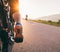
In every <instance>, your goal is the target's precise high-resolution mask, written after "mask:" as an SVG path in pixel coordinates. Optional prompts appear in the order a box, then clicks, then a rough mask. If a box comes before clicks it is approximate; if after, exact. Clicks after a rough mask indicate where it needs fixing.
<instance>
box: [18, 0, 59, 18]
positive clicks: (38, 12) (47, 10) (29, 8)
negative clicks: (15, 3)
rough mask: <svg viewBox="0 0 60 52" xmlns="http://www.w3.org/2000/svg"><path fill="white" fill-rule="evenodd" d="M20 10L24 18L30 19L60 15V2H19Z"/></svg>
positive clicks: (32, 0) (45, 0) (36, 0)
mask: <svg viewBox="0 0 60 52" xmlns="http://www.w3.org/2000/svg"><path fill="white" fill-rule="evenodd" d="M19 1H20V2H19V4H20V6H19V9H20V13H21V16H22V18H25V15H26V14H27V15H28V18H30V19H35V18H38V17H43V16H48V15H53V14H60V0H19Z"/></svg>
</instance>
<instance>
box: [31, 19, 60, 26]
mask: <svg viewBox="0 0 60 52" xmlns="http://www.w3.org/2000/svg"><path fill="white" fill-rule="evenodd" d="M30 21H34V22H38V23H44V24H49V25H54V26H59V27H60V20H58V22H52V21H51V20H49V21H45V20H30Z"/></svg>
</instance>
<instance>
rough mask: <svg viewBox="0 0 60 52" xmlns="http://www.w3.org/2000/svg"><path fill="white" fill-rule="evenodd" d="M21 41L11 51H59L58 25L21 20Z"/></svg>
mask: <svg viewBox="0 0 60 52" xmlns="http://www.w3.org/2000/svg"><path fill="white" fill-rule="evenodd" d="M22 25H23V36H24V42H23V43H19V44H17V43H15V44H14V46H13V50H12V52H60V27H56V26H51V25H46V24H42V23H36V22H30V21H25V20H22Z"/></svg>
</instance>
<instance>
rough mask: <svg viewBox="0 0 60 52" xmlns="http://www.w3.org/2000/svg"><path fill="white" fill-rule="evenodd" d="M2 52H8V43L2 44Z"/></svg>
mask: <svg viewBox="0 0 60 52" xmlns="http://www.w3.org/2000/svg"><path fill="white" fill-rule="evenodd" d="M2 52H8V43H7V42H3V43H2Z"/></svg>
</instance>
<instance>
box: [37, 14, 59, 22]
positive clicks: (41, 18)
mask: <svg viewBox="0 0 60 52" xmlns="http://www.w3.org/2000/svg"><path fill="white" fill-rule="evenodd" d="M37 20H46V21H48V20H51V21H53V22H57V21H58V20H60V14H55V15H49V16H44V17H38V18H37Z"/></svg>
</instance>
